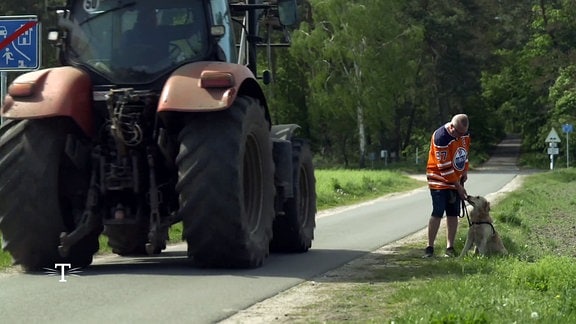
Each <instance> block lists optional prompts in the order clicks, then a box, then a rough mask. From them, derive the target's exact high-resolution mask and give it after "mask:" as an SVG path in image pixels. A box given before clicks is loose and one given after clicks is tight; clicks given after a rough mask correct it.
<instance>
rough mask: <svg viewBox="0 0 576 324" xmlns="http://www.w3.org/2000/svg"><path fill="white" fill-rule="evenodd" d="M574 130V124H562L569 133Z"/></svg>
mask: <svg viewBox="0 0 576 324" xmlns="http://www.w3.org/2000/svg"><path fill="white" fill-rule="evenodd" d="M573 130H574V127H573V126H572V124H564V125H562V131H563V132H564V133H566V134H568V133H572V131H573Z"/></svg>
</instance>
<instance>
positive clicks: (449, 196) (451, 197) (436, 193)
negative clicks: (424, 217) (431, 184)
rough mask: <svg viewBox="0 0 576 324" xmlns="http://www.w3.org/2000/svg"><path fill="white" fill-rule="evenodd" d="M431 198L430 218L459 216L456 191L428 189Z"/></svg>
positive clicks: (458, 202) (458, 198)
mask: <svg viewBox="0 0 576 324" xmlns="http://www.w3.org/2000/svg"><path fill="white" fill-rule="evenodd" d="M430 195H431V196H432V217H438V218H442V217H443V216H444V212H446V216H460V195H458V191H457V190H450V189H442V190H438V189H430Z"/></svg>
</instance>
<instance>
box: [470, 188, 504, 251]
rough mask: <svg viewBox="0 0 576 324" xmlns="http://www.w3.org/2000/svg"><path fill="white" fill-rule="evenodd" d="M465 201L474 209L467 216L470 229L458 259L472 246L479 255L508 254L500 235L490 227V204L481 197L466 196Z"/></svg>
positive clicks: (492, 226)
mask: <svg viewBox="0 0 576 324" xmlns="http://www.w3.org/2000/svg"><path fill="white" fill-rule="evenodd" d="M467 201H468V203H470V205H472V207H474V208H473V209H472V211H471V212H470V215H469V217H470V219H469V222H470V227H469V229H468V236H467V237H466V243H465V244H464V248H463V249H462V253H461V254H460V257H463V256H464V255H466V253H467V252H468V251H469V250H470V249H471V248H472V246H473V245H474V246H475V247H476V253H479V254H480V255H495V254H504V255H505V254H508V251H507V250H506V248H505V247H504V244H503V243H502V239H501V238H500V235H498V232H496V229H495V228H494V225H492V218H491V217H490V202H488V201H487V200H486V198H484V197H481V196H475V197H472V196H468V199H467Z"/></svg>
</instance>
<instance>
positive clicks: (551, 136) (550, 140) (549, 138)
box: [545, 127, 561, 143]
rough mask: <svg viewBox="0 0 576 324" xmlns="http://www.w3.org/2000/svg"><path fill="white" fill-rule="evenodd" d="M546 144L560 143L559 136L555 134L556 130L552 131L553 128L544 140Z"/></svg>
mask: <svg viewBox="0 0 576 324" xmlns="http://www.w3.org/2000/svg"><path fill="white" fill-rule="evenodd" d="M545 142H546V143H560V142H561V141H560V136H558V133H556V130H555V129H554V127H552V130H550V133H548V136H547V137H546V140H545Z"/></svg>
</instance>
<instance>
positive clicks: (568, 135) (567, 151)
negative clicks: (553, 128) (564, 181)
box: [566, 132, 570, 168]
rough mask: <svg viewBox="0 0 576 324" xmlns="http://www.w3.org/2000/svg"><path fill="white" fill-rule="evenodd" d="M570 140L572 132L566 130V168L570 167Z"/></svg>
mask: <svg viewBox="0 0 576 324" xmlns="http://www.w3.org/2000/svg"><path fill="white" fill-rule="evenodd" d="M569 142H570V132H566V168H569V167H570V147H569V146H568V143H569Z"/></svg>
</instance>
